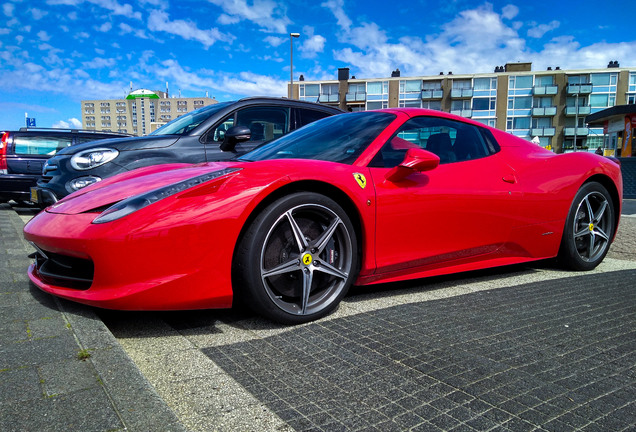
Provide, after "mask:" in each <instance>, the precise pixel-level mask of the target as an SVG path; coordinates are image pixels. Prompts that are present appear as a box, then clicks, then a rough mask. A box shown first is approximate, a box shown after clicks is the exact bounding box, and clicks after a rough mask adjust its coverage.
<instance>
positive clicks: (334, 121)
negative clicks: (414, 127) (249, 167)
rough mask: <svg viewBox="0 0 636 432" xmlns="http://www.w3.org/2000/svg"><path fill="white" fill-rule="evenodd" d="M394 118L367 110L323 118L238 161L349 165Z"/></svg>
mask: <svg viewBox="0 0 636 432" xmlns="http://www.w3.org/2000/svg"><path fill="white" fill-rule="evenodd" d="M394 119H395V115H394V114H390V113H385V112H369V111H365V112H357V113H351V114H339V115H335V116H332V117H327V118H325V119H322V120H318V121H317V122H314V123H310V124H309V125H307V126H304V127H302V128H300V129H298V130H296V131H294V132H292V133H290V134H288V135H285V136H283V137H281V138H278V139H277V140H274V141H271V142H270V143H268V144H265V145H263V146H261V147H259V148H257V149H255V150H253V151H251V152H249V153H247V154H245V155H244V156H242V157H240V158H239V160H241V161H260V160H268V159H315V160H323V161H328V162H340V163H346V164H351V163H353V162H354V161H355V160H356V159H357V158H358V156H360V155H361V154H362V152H363V151H364V150H365V149H366V148H367V147H368V146H369V144H371V142H373V140H374V139H375V138H376V137H377V136H378V135H379V134H380V132H382V131H383V130H384V128H386V127H387V126H388V125H389V124H390V123H391V122H392V121H393V120H394Z"/></svg>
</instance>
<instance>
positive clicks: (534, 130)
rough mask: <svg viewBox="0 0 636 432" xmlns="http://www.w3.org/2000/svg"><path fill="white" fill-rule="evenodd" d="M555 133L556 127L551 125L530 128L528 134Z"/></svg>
mask: <svg viewBox="0 0 636 432" xmlns="http://www.w3.org/2000/svg"><path fill="white" fill-rule="evenodd" d="M555 133H556V129H555V128H553V127H546V128H532V129H530V135H532V136H533V137H534V136H539V137H551V136H554V135H555Z"/></svg>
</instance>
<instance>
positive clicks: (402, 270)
mask: <svg viewBox="0 0 636 432" xmlns="http://www.w3.org/2000/svg"><path fill="white" fill-rule="evenodd" d="M621 198H622V178H621V173H620V167H619V165H618V164H617V162H615V161H614V160H611V159H609V158H604V157H602V156H597V155H595V154H591V153H583V152H579V153H569V154H562V155H555V154H553V153H552V152H550V151H548V150H545V149H543V148H541V147H540V146H537V145H535V144H533V143H530V142H528V141H525V140H523V139H520V138H516V137H514V136H512V135H510V134H508V133H504V132H502V131H499V130H496V129H493V128H489V127H487V126H484V125H483V124H480V123H478V122H475V121H471V120H468V119H465V118H461V117H456V116H453V115H450V114H445V113H442V112H438V111H429V110H421V109H387V110H380V111H368V112H359V113H349V114H342V115H337V116H333V117H329V118H326V119H323V120H320V121H318V122H316V123H313V124H310V125H308V126H306V127H304V128H302V129H299V130H298V131H296V132H293V133H291V134H289V135H287V136H284V137H282V138H280V139H278V140H275V141H272V142H270V143H268V144H266V145H264V146H262V147H260V148H257V149H256V150H254V151H252V152H251V153H248V154H247V155H245V156H243V157H240V158H239V159H237V160H235V161H232V162H224V163H207V164H200V165H184V164H174V165H159V166H153V167H148V168H142V169H140V170H136V171H132V172H130V173H126V174H122V175H119V176H116V177H113V178H111V179H107V180H104V181H102V182H100V183H97V184H95V185H92V186H90V187H88V188H86V189H83V190H81V191H79V192H76V193H74V194H72V195H70V196H68V197H67V198H66V199H64V200H61V201H59V202H58V203H56V204H55V205H53V206H51V207H49V208H47V209H46V211H44V212H42V213H40V214H39V215H37V216H36V217H35V218H34V219H33V220H31V221H30V222H29V223H28V224H27V225H26V227H25V229H24V233H25V237H26V239H27V240H29V241H31V242H32V243H33V245H34V246H35V248H36V250H37V252H36V253H35V254H34V256H35V262H34V263H33V264H32V265H31V266H30V267H29V276H30V278H31V280H32V281H33V282H34V283H35V284H36V285H37V286H38V287H40V288H41V289H42V290H44V291H46V292H48V293H51V294H54V295H57V296H60V297H64V298H66V299H70V300H74V301H78V302H81V303H86V304H89V305H94V306H99V307H103V308H111V309H128V310H176V309H204V308H225V307H230V306H231V305H232V302H233V301H235V300H240V301H241V302H243V303H245V304H247V305H249V306H250V307H251V308H253V309H254V310H255V311H256V312H258V313H260V314H262V315H264V316H266V317H268V318H270V319H273V320H276V321H279V322H284V323H300V322H307V321H310V320H314V319H316V318H319V317H321V316H324V315H325V314H327V313H329V312H330V311H332V310H333V309H334V308H336V307H337V305H338V303H339V302H340V300H341V299H342V297H343V296H344V295H345V294H346V292H347V289H348V288H349V286H350V285H351V284H357V285H368V284H375V283H379V282H388V281H400V280H405V279H412V278H420V277H425V276H433V275H441V274H448V273H455V272H460V271H466V270H474V269H482V268H486V267H493V266H500V265H506V264H513V263H521V262H527V261H533V260H540V259H545V258H553V257H557V258H558V260H559V261H560V262H561V263H562V264H563V265H564V266H566V267H569V268H573V269H577V270H588V269H592V268H594V267H596V266H597V265H598V264H599V263H600V262H601V261H602V260H603V258H604V257H605V254H606V253H607V251H608V249H609V247H610V244H611V242H612V240H613V238H614V235H615V233H616V228H617V226H618V222H619V215H620V213H621V212H620V207H621Z"/></svg>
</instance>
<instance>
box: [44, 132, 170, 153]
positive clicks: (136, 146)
mask: <svg viewBox="0 0 636 432" xmlns="http://www.w3.org/2000/svg"><path fill="white" fill-rule="evenodd" d="M179 138H180V136H179V135H163V136H155V135H149V136H143V137H131V138H109V139H102V140H97V141H89V142H86V143H82V144H77V145H74V146H70V147H66V148H64V149H62V150H60V151H59V152H57V154H56V155H71V154H75V153H79V152H81V151H83V150H89V149H92V148H103V147H108V148H113V149H116V150H119V151H126V150H140V149H153V148H160V147H168V146H171V145H172V144H174V143H175V142H177V141H178V140H179Z"/></svg>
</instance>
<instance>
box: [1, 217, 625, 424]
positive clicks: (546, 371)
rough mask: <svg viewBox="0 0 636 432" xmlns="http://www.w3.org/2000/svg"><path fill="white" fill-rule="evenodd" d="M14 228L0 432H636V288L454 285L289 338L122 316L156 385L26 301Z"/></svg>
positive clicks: (101, 337) (88, 319) (101, 341)
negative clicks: (84, 352)
mask: <svg viewBox="0 0 636 432" xmlns="http://www.w3.org/2000/svg"><path fill="white" fill-rule="evenodd" d="M5 210H7V211H5ZM11 213H13V212H11V211H8V208H5V207H3V206H1V205H0V240H1V242H2V243H0V314H1V317H2V318H0V363H2V364H0V430H2V431H5V430H8V431H14V430H15V431H18V430H20V431H22V430H140V431H145V430H185V428H184V427H183V426H182V423H183V424H186V425H187V427H188V429H190V430H205V431H207V430H237V431H238V430H241V431H243V430H259V431H260V430H278V431H280V430H290V429H291V427H293V428H295V430H299V431H301V430H305V431H320V430H324V431H337V430H361V431H365V430H369V431H372V430H383V431H384V430H386V431H390V430H409V429H410V430H414V431H416V430H456V431H462V430H504V431H505V430H513V431H516V430H533V429H534V430H541V429H544V430H603V431H605V430H630V431H631V430H636V420H635V419H634V414H633V413H634V412H636V409H635V408H636V406H635V405H634V401H636V395H635V394H634V390H633V388H634V387H635V386H634V384H636V383H635V382H634V381H635V379H636V378H635V377H636V371H635V370H634V365H635V364H636V358H635V354H634V350H635V348H634V345H635V344H634V343H633V340H634V336H635V334H634V331H635V329H636V325H635V321H634V304H636V303H635V301H634V300H635V299H634V290H633V288H632V287H631V285H630V282H629V281H632V279H631V278H632V277H634V276H635V275H636V273H635V272H636V270H633V269H630V270H624V271H615V270H609V271H608V272H607V273H605V274H604V273H603V272H602V271H601V272H593V273H588V274H586V275H584V276H580V277H579V276H576V277H568V276H567V275H566V276H565V278H563V277H564V276H562V275H561V276H558V277H555V278H554V279H551V278H550V277H548V278H547V279H546V280H541V281H540V282H534V283H529V284H524V285H520V286H519V285H518V284H517V286H515V285H514V284H513V285H510V286H508V285H506V286H504V285H501V287H502V288H503V289H497V290H486V291H480V292H472V293H470V292H471V291H469V289H470V290H472V289H473V286H474V282H471V280H470V279H465V278H464V279H461V280H463V281H464V282H466V283H469V285H471V286H470V288H468V289H467V290H465V291H464V292H462V294H464V295H459V296H457V294H450V295H452V296H453V297H449V298H440V297H444V296H447V295H448V294H446V289H445V288H444V287H445V286H452V285H454V282H453V279H452V278H450V279H445V280H446V282H443V281H442V282H441V284H439V285H438V286H437V288H431V285H430V282H429V281H427V284H428V288H424V291H425V292H424V293H422V294H423V295H425V294H426V292H427V291H428V290H431V289H432V290H433V291H430V293H431V295H433V296H437V295H439V296H440V297H436V298H437V299H436V300H430V301H415V302H412V300H411V302H410V303H409V304H400V305H397V306H392V307H387V306H386V304H396V303H397V302H398V297H403V296H405V294H404V293H400V292H399V291H400V290H399V289H398V291H393V292H392V290H393V288H386V290H388V292H386V293H384V294H381V295H380V297H382V301H378V300H373V299H367V300H364V301H361V300H360V299H359V298H357V297H356V295H353V296H350V297H349V298H348V299H346V302H345V303H344V304H343V307H342V308H341V309H340V311H338V312H337V313H336V314H334V315H332V316H331V317H329V318H328V319H326V320H321V321H319V322H317V323H313V324H310V325H307V326H301V327H295V328H284V329H277V328H276V327H272V326H271V325H270V324H268V323H264V322H262V321H261V320H259V319H255V318H254V317H251V316H247V317H245V316H243V315H241V314H237V313H236V312H205V313H203V312H200V313H188V314H140V313H136V314H133V315H130V314H114V315H112V316H111V319H112V318H114V319H115V320H116V321H117V322H116V323H115V330H113V332H114V333H115V334H116V335H117V336H118V337H119V336H122V335H123V337H124V339H123V340H120V341H123V343H124V346H126V347H127V349H128V354H129V355H131V356H132V357H133V359H134V360H135V362H137V366H139V367H141V369H142V371H143V373H144V374H146V377H143V376H141V374H140V373H139V370H137V369H136V367H135V364H134V363H132V362H131V360H130V358H129V357H128V356H127V355H126V353H124V352H123V351H122V350H121V346H120V345H119V344H118V343H117V341H115V340H114V339H113V337H112V335H111V334H110V333H109V332H108V330H107V329H106V328H105V327H104V325H103V324H102V322H101V321H100V320H99V318H98V317H97V315H96V314H95V310H94V309H92V308H87V307H84V306H81V305H75V304H72V303H69V302H65V301H61V300H57V299H53V298H51V297H49V296H47V295H44V294H42V293H40V292H39V291H38V290H37V289H33V288H30V287H29V285H28V281H27V279H26V275H25V269H26V265H27V264H28V261H29V260H28V259H26V258H25V255H24V254H25V253H27V252H30V249H29V248H28V247H27V246H26V245H25V244H24V242H23V240H22V238H21V223H20V222H19V220H18V219H17V218H16V217H15V215H11ZM634 228H636V218H633V217H632V218H628V217H624V218H623V219H622V223H621V227H620V229H619V233H618V237H617V241H616V242H615V243H614V245H613V246H612V249H611V250H610V254H609V256H610V257H614V258H619V259H622V260H624V259H631V260H633V261H636V256H634V251H636V242H635V239H636V230H635V229H634ZM632 267H633V266H632ZM604 268H608V269H609V268H612V269H613V268H614V267H613V266H607V267H605V266H604ZM630 268H631V267H630ZM507 273H508V274H510V273H512V274H513V276H512V278H515V277H516V276H514V274H515V271H510V270H509V271H508V272H507ZM533 273H542V272H541V271H539V272H537V271H536V270H534V269H527V270H520V271H519V270H517V273H516V274H518V277H519V278H525V277H526V276H532V274H533ZM499 278H500V276H496V275H493V274H490V275H486V276H482V277H479V278H478V279H482V280H484V281H486V283H487V284H488V285H490V286H493V285H497V284H501V283H504V284H506V283H507V282H505V280H506V279H508V278H507V277H505V278H503V279H502V280H501V282H500V281H498V279H499ZM541 278H543V276H541ZM537 280H540V279H537ZM440 285H441V286H440ZM432 286H433V287H434V286H435V284H434V283H433V285H432ZM603 287H608V288H604V289H603ZM460 291H461V290H460ZM438 292H439V294H438ZM466 292H469V293H468V294H466ZM408 293H410V294H408ZM414 293H418V294H416V295H414ZM419 293H420V289H419V288H417V289H407V294H406V297H409V298H411V299H412V298H414V297H417V298H419V295H420V294H419ZM360 297H365V298H367V297H369V296H368V295H364V296H360ZM371 297H374V296H373V295H371ZM385 300H388V301H387V302H386V303H383V301H385ZM361 303H365V304H367V303H369V304H371V303H373V304H377V303H382V304H380V305H379V306H377V305H376V307H380V308H379V309H374V310H366V311H365V310H364V308H362V307H360V304H361ZM355 309H357V310H358V312H356V313H351V314H348V315H344V316H343V315H342V311H345V310H349V311H353V310H355ZM131 317H134V318H131ZM162 317H169V318H167V319H165V320H163V319H162ZM180 317H181V318H180ZM183 317H185V318H183ZM199 320H200V321H201V322H197V321H199ZM69 324H70V328H69V327H68V325H69ZM69 334H72V337H69ZM126 334H128V335H131V334H133V335H135V336H134V337H133V338H128V339H127V338H126ZM164 334H167V335H168V337H166V338H163V337H162V336H163V335H164ZM184 335H186V336H187V337H184ZM255 336H256V337H255ZM212 340H214V342H213V343H214V344H216V345H215V346H209V345H206V343H209V342H210V341H212ZM238 341H242V342H238ZM219 342H221V343H219ZM198 344H200V345H198ZM131 347H132V349H133V350H132V351H130V348H131ZM201 347H203V348H201ZM81 348H88V349H89V351H90V352H91V354H92V356H91V359H90V360H89V361H88V362H80V361H78V360H77V357H76V355H77V351H78V350H79V349H81ZM140 359H141V362H140ZM204 360H207V362H206V361H204ZM148 365H151V368H157V370H156V371H154V372H156V373H158V375H157V377H152V378H150V380H151V382H152V384H153V385H154V386H155V388H154V389H153V388H152V387H150V386H149V385H148V382H147V381H146V378H147V377H149V376H151V375H150V373H152V372H153V371H152V370H149V369H148ZM193 365H194V366H195V367H192V366H193ZM210 366H212V368H213V370H210V369H207V368H208V367H210ZM208 375H209V376H208ZM69 376H72V377H73V379H68V377H69ZM155 389H157V390H158V391H159V394H157V392H156V390H155ZM166 392H168V393H166ZM214 397H218V398H219V399H213V398H214ZM160 398H163V399H164V400H166V401H169V405H170V408H172V409H173V410H175V411H174V412H176V413H177V414H178V415H179V418H178V420H177V419H176V418H175V416H174V414H173V412H172V411H171V410H170V409H169V408H167V407H166V406H165V404H164V402H163V401H162V400H161V399H160ZM242 398H246V399H250V398H251V399H252V400H251V401H243V400H239V399H242ZM209 409H214V410H217V409H218V410H221V411H223V412H222V413H221V412H218V413H217V412H216V411H215V412H214V413H209V412H208V411H207V410H209ZM188 411H194V412H195V413H196V415H197V416H196V417H194V419H195V420H196V421H194V422H192V421H190V418H187V417H182V415H184V414H186V413H188ZM265 411H267V414H264V413H265ZM210 414H213V415H210ZM237 415H240V416H241V418H240V419H237V418H234V419H232V417H233V416H237ZM209 420H212V422H211V423H210V421H209ZM264 420H266V421H265V423H264ZM218 421H222V422H220V423H219V422H218ZM263 425H266V426H267V427H262V426H263ZM268 427H269V428H268Z"/></svg>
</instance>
